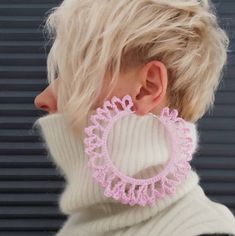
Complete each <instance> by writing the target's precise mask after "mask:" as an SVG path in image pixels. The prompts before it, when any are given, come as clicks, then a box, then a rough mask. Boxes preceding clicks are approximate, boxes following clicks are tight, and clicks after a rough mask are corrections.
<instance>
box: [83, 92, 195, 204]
mask: <svg viewBox="0 0 235 236" xmlns="http://www.w3.org/2000/svg"><path fill="white" fill-rule="evenodd" d="M116 103H118V105H119V106H121V107H122V109H123V110H120V109H119V108H118V106H117V105H116ZM132 107H133V102H132V98H131V96H130V95H126V96H124V97H123V98H122V99H120V98H118V97H116V96H114V97H113V98H112V99H111V101H109V100H106V101H105V102H104V104H103V108H101V107H98V108H97V109H96V113H95V114H94V115H92V116H91V117H90V121H91V123H92V124H91V125H89V126H87V127H86V128H85V130H84V131H85V133H86V135H87V137H85V138H84V144H85V153H86V154H87V155H88V156H89V161H88V167H89V168H90V169H91V171H92V177H93V178H94V179H95V180H96V181H97V182H98V183H99V185H100V186H101V187H102V188H103V189H104V195H105V196H106V197H111V198H113V199H115V200H117V201H119V202H121V203H123V204H129V205H131V206H133V205H140V206H145V205H146V204H147V205H149V206H150V207H152V206H153V205H154V203H155V202H156V199H161V198H163V197H164V196H165V195H167V194H169V195H173V194H174V193H175V191H176V186H177V185H179V184H180V183H181V182H182V181H183V180H184V179H185V178H186V176H187V173H188V171H189V170H190V169H191V166H190V164H189V161H190V160H191V159H192V153H193V141H192V138H191V137H190V129H189V128H188V127H186V122H185V120H184V119H182V118H181V117H178V111H177V110H176V109H173V110H172V111H171V112H170V109H169V107H164V108H163V109H162V111H161V114H160V116H157V115H154V114H152V113H149V114H150V115H152V116H153V117H154V118H157V119H159V120H160V121H161V122H162V124H163V125H164V126H165V128H166V129H167V133H168V138H169V139H170V147H171V150H170V154H169V159H168V162H167V164H166V166H165V168H164V169H163V170H162V171H161V172H159V173H158V174H157V175H155V176H153V177H151V178H147V179H137V178H133V177H131V176H127V175H125V174H123V173H121V172H120V171H119V170H118V169H117V167H115V166H114V164H113V162H112V161H111V159H110V157H109V153H108V150H107V137H108V134H109V132H110V130H111V128H112V126H113V125H114V123H115V122H116V121H117V120H119V119H120V118H122V117H124V116H126V115H129V114H131V113H135V111H132V110H131V108H132ZM110 110H111V111H113V112H110ZM105 122H106V123H107V125H106V126H105V127H104V125H103V124H104V123H105ZM97 131H98V132H100V133H101V137H100V135H97V133H96V132H97ZM97 148H98V149H100V150H101V151H97Z"/></svg>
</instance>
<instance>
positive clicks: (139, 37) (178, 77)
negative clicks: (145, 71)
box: [45, 0, 229, 130]
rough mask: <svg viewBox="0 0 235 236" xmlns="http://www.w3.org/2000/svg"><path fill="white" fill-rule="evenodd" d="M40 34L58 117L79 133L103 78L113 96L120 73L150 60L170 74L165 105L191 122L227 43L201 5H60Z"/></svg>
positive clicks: (209, 93) (102, 0) (208, 103)
mask: <svg viewBox="0 0 235 236" xmlns="http://www.w3.org/2000/svg"><path fill="white" fill-rule="evenodd" d="M45 29H46V32H47V33H48V34H49V37H50V39H51V40H52V41H53V44H52V47H51V50H50V52H49V55H48V59H47V70H48V80H49V83H50V82H52V80H53V79H55V78H57V77H59V78H60V86H59V90H58V112H64V113H66V114H68V116H69V117H70V118H71V124H72V126H73V128H75V129H76V130H80V129H81V128H82V127H84V125H85V123H84V122H86V118H87V116H88V114H89V111H91V110H92V109H94V105H95V103H96V101H98V98H99V96H100V93H101V91H102V87H103V85H104V83H107V80H105V79H104V78H105V76H106V73H107V72H108V71H109V72H111V75H112V78H111V79H110V81H108V83H109V85H108V86H110V90H109V92H110V93H109V94H107V97H108V96H109V95H110V94H111V93H112V89H113V88H114V86H115V84H116V82H117V80H118V78H119V75H120V74H119V73H121V72H125V71H127V70H128V69H131V68H133V67H134V66H138V65H144V64H145V63H147V62H149V61H151V60H159V61H161V62H163V63H164V64H165V66H166V68H167V71H168V89H167V97H168V100H169V101H168V106H169V107H170V108H176V109H178V111H179V115H180V116H181V117H182V118H184V119H185V120H187V121H191V122H196V121H197V120H198V119H199V118H201V117H202V116H203V115H204V113H205V112H206V111H207V110H208V109H209V108H211V107H212V106H213V104H214V100H215V91H216V89H217V87H218V85H219V82H220V79H221V78H222V74H223V67H224V65H225V63H226V60H227V49H228V44H229V39H228V36H227V34H226V33H225V31H224V30H222V29H221V28H220V26H219V24H218V20H217V17H216V13H215V8H214V6H213V4H212V3H211V2H209V1H207V0H201V1H199V0H64V1H63V2H62V3H61V4H60V5H59V6H57V7H54V8H52V9H51V12H50V14H49V15H48V17H47V19H46V24H45Z"/></svg>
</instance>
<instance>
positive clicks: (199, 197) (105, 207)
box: [36, 113, 235, 236]
mask: <svg viewBox="0 0 235 236" xmlns="http://www.w3.org/2000/svg"><path fill="white" fill-rule="evenodd" d="M36 122H37V124H39V126H40V128H41V129H40V130H41V131H42V133H41V135H42V136H43V140H45V143H46V147H47V148H48V154H49V155H48V156H50V157H51V159H52V161H53V162H54V163H55V164H56V167H58V169H59V171H60V173H61V175H63V176H64V178H65V181H66V185H65V188H64V190H63V192H62V193H61V195H60V197H59V199H58V205H59V209H60V211H61V212H62V213H64V214H66V215H68V219H67V220H66V221H65V222H64V224H63V226H62V227H61V229H60V230H59V231H58V232H57V234H56V236H132V235H134V236H197V235H200V234H203V233H204V234H205V233H208V234H209V233H210V234H213V233H227V234H231V235H235V218H234V215H233V214H232V212H231V211H230V210H229V209H228V208H227V207H226V206H225V205H223V204H221V203H218V202H215V201H212V200H211V199H209V198H208V197H207V196H206V195H205V193H204V191H203V189H202V188H201V186H200V183H199V181H200V177H199V175H198V173H197V172H196V170H194V169H191V170H190V172H189V174H188V175H187V178H186V179H185V181H183V182H182V183H181V184H180V185H178V186H177V188H176V192H175V194H174V195H173V196H171V197H170V196H166V197H164V198H163V199H159V200H158V201H157V203H156V204H155V205H154V207H152V208H151V207H149V206H145V207H141V206H129V205H123V204H121V203H119V202H117V201H116V200H114V199H111V198H107V197H105V196H104V195H103V191H102V190H103V189H102V188H101V187H100V185H99V184H98V183H97V182H95V180H94V179H93V178H92V173H91V171H90V169H89V168H88V167H87V161H88V157H87V155H86V154H85V152H84V144H83V138H84V136H83V135H82V134H79V135H75V134H74V132H72V130H70V128H69V126H68V124H67V121H66V119H65V118H64V116H63V114H60V113H54V114H49V115H46V116H44V117H41V118H39V119H38V120H37V121H36ZM187 125H188V127H189V128H190V132H191V137H192V139H193V144H194V153H195V152H196V151H197V148H198V139H199V135H198V131H197V126H196V124H195V123H191V122H187ZM108 150H109V154H110V158H111V159H112V161H113V163H115V165H116V166H117V167H118V168H119V169H120V170H121V171H122V172H123V173H124V174H126V175H129V176H133V175H134V174H136V173H138V172H139V171H142V172H143V173H144V171H145V169H147V168H148V167H151V166H158V165H160V164H161V165H164V163H165V162H166V161H167V160H168V153H169V143H168V141H167V139H166V131H165V129H164V127H163V125H162V124H160V121H159V120H157V119H153V118H152V117H151V116H137V115H135V114H132V115H130V116H128V117H126V119H122V120H120V121H118V122H117V123H116V125H114V127H113V129H112V131H111V133H110V134H109V138H108ZM146 171H149V170H146ZM145 174H146V175H149V174H151V176H152V175H153V174H154V172H153V173H145ZM155 174H156V173H155Z"/></svg>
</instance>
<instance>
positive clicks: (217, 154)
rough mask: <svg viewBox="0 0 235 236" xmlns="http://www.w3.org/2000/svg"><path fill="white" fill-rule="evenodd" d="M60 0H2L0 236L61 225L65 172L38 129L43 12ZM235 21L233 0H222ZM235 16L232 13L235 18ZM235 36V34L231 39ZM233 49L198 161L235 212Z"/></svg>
mask: <svg viewBox="0 0 235 236" xmlns="http://www.w3.org/2000/svg"><path fill="white" fill-rule="evenodd" d="M60 2H61V1H59V0H11V1H9V0H1V1H0V236H16V235H17V236H21V235H23V236H29V235H30V236H38V235H40V236H48V235H54V233H55V232H56V231H57V230H58V229H59V228H60V227H61V225H62V223H63V221H64V220H65V217H64V216H63V215H61V214H60V212H59V211H58V206H57V198H58V196H59V194H60V192H61V191H62V189H63V184H64V182H63V181H64V180H63V178H62V177H61V176H60V175H59V173H58V172H57V170H56V168H55V166H54V165H53V164H52V163H51V162H50V161H49V159H48V158H47V153H46V151H45V148H44V146H43V144H42V143H41V142H40V139H39V138H38V136H37V134H35V133H33V132H32V130H31V127H32V124H33V122H34V121H35V119H37V118H38V117H39V116H40V115H42V114H43V113H40V112H38V111H36V110H35V108H34V105H33V100H34V97H35V95H36V94H37V93H38V92H39V91H41V90H42V89H43V88H44V87H45V86H46V84H47V83H46V52H48V50H49V46H45V44H44V43H45V42H44V37H43V34H42V23H43V18H44V16H45V15H46V13H47V11H48V10H49V9H50V8H52V7H53V6H56V5H57V4H59V3H60ZM214 2H215V3H216V6H217V8H218V10H219V15H220V16H221V17H223V18H226V19H222V20H221V21H222V24H223V25H224V26H225V28H228V29H229V30H230V31H231V32H232V31H233V28H234V26H235V25H234V23H233V20H234V17H235V3H234V1H233V0H230V1H229V0H223V1H222V0H216V1H214ZM228 18H230V19H228ZM231 41H232V42H231V44H232V45H233V44H234V39H232V40H231ZM231 50H232V52H231V53H230V54H229V62H228V70H227V72H226V75H225V80H224V81H223V83H222V84H221V85H220V88H219V91H218V93H217V94H216V105H215V109H214V110H213V112H212V113H211V114H206V115H205V116H204V117H203V119H201V120H200V121H199V129H200V131H201V134H202V138H201V142H202V143H201V149H200V151H199V153H197V155H196V156H195V157H194V160H193V162H192V164H193V165H194V167H195V168H196V169H197V170H198V172H199V174H200V175H201V184H202V186H203V188H204V189H205V191H206V193H207V194H208V195H209V196H210V197H211V198H213V199H215V200H217V201H219V202H222V203H224V204H226V205H227V206H228V207H229V208H230V209H231V210H232V211H233V212H235V188H234V186H235V174H234V173H235V140H234V139H235V122H234V120H235V119H234V118H235V104H234V103H235V102H234V101H235V78H234V72H235V69H234V68H235V67H234V66H235V64H234V61H235V60H233V59H234V58H235V57H234V55H235V53H234V48H231Z"/></svg>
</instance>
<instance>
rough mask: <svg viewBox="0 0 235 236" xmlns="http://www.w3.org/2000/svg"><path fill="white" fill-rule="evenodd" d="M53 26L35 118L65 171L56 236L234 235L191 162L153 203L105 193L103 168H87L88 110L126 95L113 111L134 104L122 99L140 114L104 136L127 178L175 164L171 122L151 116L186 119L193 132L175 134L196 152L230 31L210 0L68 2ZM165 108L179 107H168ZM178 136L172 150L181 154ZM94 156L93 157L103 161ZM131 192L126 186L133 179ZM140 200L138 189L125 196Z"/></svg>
mask: <svg viewBox="0 0 235 236" xmlns="http://www.w3.org/2000/svg"><path fill="white" fill-rule="evenodd" d="M46 26H47V29H48V32H49V33H50V35H51V37H52V39H53V45H52V48H51V50H50V53H49V55H48V64H47V65H48V79H49V82H50V85H49V86H48V87H47V88H46V89H45V90H44V91H43V92H42V93H40V94H39V95H38V96H37V97H36V98H35V106H36V107H37V108H38V109H43V110H45V111H47V112H48V113H49V114H48V115H46V116H44V117H42V118H40V119H38V120H37V122H36V124H38V125H39V126H40V127H41V130H42V135H43V137H44V139H45V141H46V144H47V147H48V152H50V154H51V157H52V159H53V160H54V162H55V163H56V166H57V167H58V168H59V170H60V171H61V174H62V175H63V176H64V177H65V179H66V186H65V190H64V191H63V193H62V194H61V195H60V198H59V199H58V200H59V207H60V210H61V212H63V213H64V214H66V215H68V216H69V217H68V220H67V221H66V222H65V224H64V225H63V227H62V228H61V229H60V230H59V232H58V233H57V234H56V235H57V236H65V235H69V236H75V235H76V236H80V235H86V236H87V235H89V236H93V235H95V236H99V235H100V236H101V235H103V236H104V235H105V236H109V235H115V236H116V235H125V236H127V235H128V236H129V235H136V236H137V235H138V236H144V235H149V236H153V235H154V236H156V235H161V236H172V235H175V236H177V235H180V236H195V235H235V218H234V216H233V214H232V212H231V211H230V210H229V209H228V208H227V207H226V206H225V205H222V204H220V203H217V202H214V201H212V200H210V199H209V198H208V197H207V196H206V195H205V193H204V191H203V189H202V188H201V186H200V184H199V180H200V177H199V175H198V174H197V172H196V171H195V170H192V169H190V168H189V165H187V164H186V163H184V164H185V165H182V168H178V169H177V170H178V171H179V172H178V174H179V173H180V171H181V172H182V173H183V172H184V173H185V174H186V175H185V179H181V182H179V185H177V186H176V188H175V189H174V190H175V191H174V192H173V194H171V195H167V194H165V195H161V192H160V191H159V192H158V193H159V196H160V195H161V196H163V197H162V198H160V197H159V199H155V198H154V199H155V200H154V201H152V202H151V203H152V205H147V204H145V203H146V201H147V200H146V199H147V198H143V199H141V198H138V201H125V199H124V197H123V198H119V197H120V196H118V197H117V195H116V197H117V198H116V199H114V198H112V197H114V195H112V194H113V193H114V192H112V193H111V189H109V190H110V191H107V192H106V191H105V192H104V189H103V187H104V183H105V179H103V181H104V182H102V183H103V186H101V184H100V183H99V182H98V181H96V180H99V178H100V176H96V177H97V179H95V178H94V172H92V168H91V169H89V168H88V159H89V158H88V156H89V153H90V152H89V150H91V149H89V148H91V147H92V142H90V141H91V139H85V133H87V134H89V130H90V128H91V127H92V126H89V122H88V121H89V120H90V118H91V115H94V113H98V112H102V111H104V109H103V110H102V109H98V108H100V107H101V106H102V105H103V108H104V104H106V105H107V103H105V101H113V100H112V99H113V98H115V99H116V98H123V100H118V102H117V104H116V105H114V104H113V103H112V104H113V107H111V106H110V107H109V108H108V107H106V114H109V115H110V117H111V116H112V115H113V114H114V113H111V111H113V110H112V109H114V108H115V110H116V111H117V112H118V114H121V113H122V109H123V110H125V109H127V105H126V104H124V102H123V103H122V101H125V102H126V101H128V102H129V105H130V104H131V103H133V104H132V105H133V107H132V111H134V112H135V114H130V113H128V112H130V110H129V111H128V112H127V114H128V115H127V116H126V117H125V118H123V119H121V120H118V121H116V122H117V123H116V125H113V126H112V128H111V130H110V134H109V136H108V141H107V143H106V145H107V148H108V152H109V157H110V159H112V162H113V164H115V165H116V166H117V168H118V169H119V170H120V171H121V172H122V175H121V176H122V177H123V176H131V177H133V178H134V177H135V178H137V179H138V178H142V179H148V178H151V177H152V176H154V175H156V173H163V172H161V171H162V170H163V169H164V168H165V166H166V165H167V163H169V162H167V161H169V160H172V159H171V156H172V149H171V145H172V144H171V143H170V142H169V139H168V138H167V137H168V135H169V133H168V131H169V130H168V131H167V130H166V127H165V126H164V125H163V123H161V121H164V119H162V120H161V119H156V117H158V118H159V117H162V118H166V119H169V120H168V121H170V122H172V120H173V121H174V122H175V121H176V120H177V121H178V116H179V117H180V118H182V119H183V120H181V121H182V124H184V128H185V129H184V131H185V130H187V131H185V132H186V133H185V134H184V133H181V134H182V137H180V136H177V135H176V133H175V132H174V131H172V132H171V133H170V135H171V136H172V137H173V136H175V137H177V138H176V139H175V140H176V141H178V142H179V143H180V142H181V141H182V140H186V139H187V141H188V146H185V147H186V148H187V150H188V151H190V152H188V153H190V156H192V154H194V153H195V152H196V151H197V149H198V147H199V145H198V140H199V133H198V131H197V123H196V121H197V120H198V119H199V118H201V117H202V116H203V115H204V114H205V112H206V111H207V110H208V109H209V108H210V107H211V106H212V105H213V102H214V94H215V91H216V89H217V87H218V84H219V81H220V79H221V72H222V69H223V66H224V64H225V63H226V59H227V55H226V50H227V47H228V37H227V35H226V33H225V32H224V31H223V30H222V29H221V28H220V27H219V25H218V23H217V18H216V15H215V13H214V12H213V6H212V4H211V3H210V2H209V1H206V0H204V1H197V0H174V1H172V0H119V1H116V0H96V1H93V0H65V1H63V2H62V3H61V5H60V6H58V7H56V8H54V9H53V10H52V12H51V14H50V15H49V17H48V19H47V22H46ZM124 99H126V100H124ZM110 104H111V103H110ZM118 105H119V106H118ZM168 108H170V110H173V109H176V110H175V111H174V112H172V113H169V110H168ZM163 111H164V112H163ZM109 112H110V113H109ZM149 114H152V115H151V116H150V115H149ZM99 115H100V117H103V121H102V122H104V119H105V118H104V116H102V115H101V114H99ZM177 115H178V116H177ZM106 118H107V117H106ZM112 118H113V117H112ZM112 118H110V119H112ZM91 120H92V119H91ZM101 120H102V118H101ZM102 122H101V123H99V124H100V126H102V125H104V123H105V122H104V123H102ZM174 122H173V123H172V130H174V128H175V127H176V124H177V123H176V122H175V123H174ZM165 125H167V123H165ZM105 128H106V127H105ZM175 130H176V129H175ZM182 130H183V129H182ZM84 131H86V132H84ZM90 131H91V130H90ZM99 131H101V130H99ZM97 135H99V134H97ZM96 137H97V136H96ZM97 140H98V139H97ZM172 140H173V139H172ZM179 143H178V146H177V148H178V149H177V148H176V149H175V150H181V149H180V148H182V147H181V144H179ZM85 144H86V145H87V147H88V149H86V145H85ZM101 145H104V142H101ZM102 147H103V146H102ZM175 147H176V146H175ZM106 154H107V153H106ZM173 154H174V153H173ZM181 154H182V153H181ZM174 157H175V158H176V159H175V161H176V162H177V161H179V159H177V158H180V157H181V156H180V155H178V152H177V153H175V155H174ZM189 160H190V159H188V161H189ZM99 161H100V162H99V163H98V162H97V163H96V164H95V165H96V168H98V165H100V166H99V167H100V169H101V167H104V166H102V164H103V163H102V160H99ZM93 164H94V163H93ZM109 164H110V163H109ZM91 166H92V165H91ZM91 166H90V167H91ZM93 167H94V166H93ZM186 167H187V168H186ZM184 168H185V169H184ZM96 170H97V169H96ZM102 170H104V169H102ZM111 170H112V171H113V170H114V169H111ZM174 170H175V171H176V168H175V169H174ZM112 171H111V172H110V173H108V174H110V175H111V174H113V173H114V172H112ZM96 173H97V172H96ZM100 173H101V174H102V172H100ZM115 173H116V172H115ZM170 173H171V172H170ZM172 173H173V172H172ZM174 173H175V172H174ZM106 174H107V173H106ZM175 174H176V173H175ZM172 176H173V175H172ZM174 176H175V177H176V175H174ZM178 176H179V175H178ZM109 177H110V176H109ZM120 179H121V177H120ZM126 179H127V178H126ZM168 180H169V179H168ZM172 180H173V179H172ZM173 182H174V181H172V182H171V183H173ZM106 183H107V182H106ZM120 183H121V182H120ZM156 183H157V182H156ZM161 183H163V182H161ZM174 183H175V182H174ZM109 184H111V185H112V182H109ZM114 184H115V183H114ZM107 186H108V185H106V187H107ZM120 186H121V185H120ZM120 186H119V187H120ZM130 186H132V185H130ZM152 186H153V185H152ZM109 187H111V186H110V185H109ZM112 187H113V186H112ZM142 187H143V186H142ZM145 187H146V186H145ZM154 187H156V188H157V187H159V189H161V186H160V185H157V184H156V185H154ZM171 187H173V186H171ZM171 187H170V188H169V191H170V190H171ZM139 189H140V188H139ZM139 189H134V190H136V191H138V190H139ZM162 189H163V188H162ZM166 189H167V188H166V186H165V185H164V191H165V190H166ZM106 190H107V188H106ZM119 190H120V189H119ZM122 190H123V189H122ZM124 190H125V191H126V192H128V193H130V192H131V187H129V188H126V189H124ZM132 190H133V189H132ZM152 191H153V192H154V190H152ZM126 192H125V193H126ZM153 192H152V193H153ZM131 193H133V194H134V192H131ZM139 193H140V190H139ZM141 193H142V192H141ZM141 193H140V194H141ZM154 193H156V191H155V192H154ZM165 193H166V192H165ZM116 194H118V193H117V192H116ZM123 194H124V193H123ZM148 194H149V193H148ZM156 195H157V194H156ZM110 196H111V197H110ZM130 196H131V195H129V197H130ZM141 196H142V195H141ZM148 196H149V195H148ZM152 196H153V195H152ZM145 197H146V195H145ZM133 199H135V200H136V199H137V196H135V195H132V198H129V200H133ZM140 200H141V201H140ZM145 200H146V201H145ZM152 200H153V198H152ZM127 203H130V204H127ZM137 203H141V204H142V205H138V204H137Z"/></svg>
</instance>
